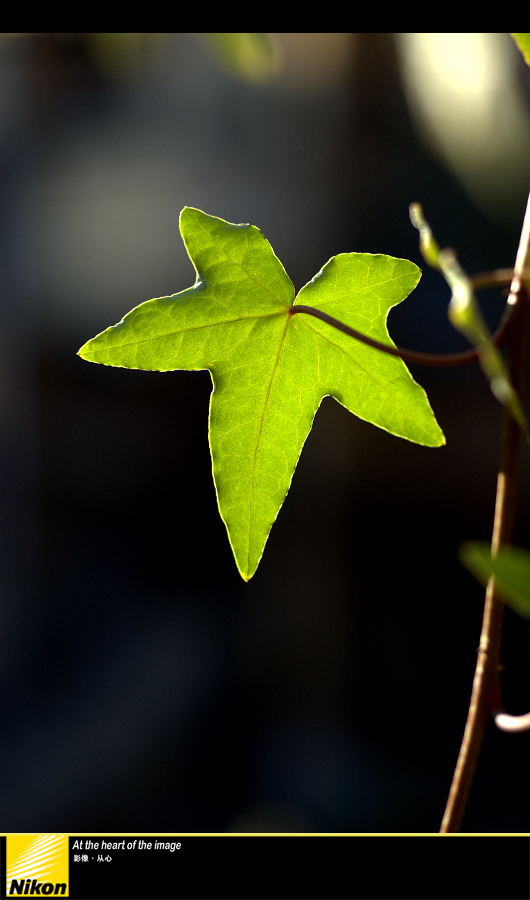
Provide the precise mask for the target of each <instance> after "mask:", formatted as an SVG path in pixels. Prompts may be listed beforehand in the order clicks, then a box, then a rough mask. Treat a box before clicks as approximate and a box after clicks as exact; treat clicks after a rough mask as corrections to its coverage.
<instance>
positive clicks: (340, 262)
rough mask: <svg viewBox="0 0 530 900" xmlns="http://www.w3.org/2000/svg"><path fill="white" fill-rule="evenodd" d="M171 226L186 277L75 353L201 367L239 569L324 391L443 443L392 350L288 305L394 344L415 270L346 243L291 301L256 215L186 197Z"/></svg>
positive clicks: (414, 435) (254, 561) (249, 570)
mask: <svg viewBox="0 0 530 900" xmlns="http://www.w3.org/2000/svg"><path fill="white" fill-rule="evenodd" d="M180 230H181V234H182V238H183V240H184V244H185V246H186V249H187V251H188V254H189V256H190V259H191V261H192V263H193V265H194V267H195V271H196V281H195V284H194V285H193V286H192V287H189V288H188V289H187V290H184V291H182V292H180V293H178V294H173V295H172V296H170V297H162V298H159V299H155V300H148V301H147V302H145V303H142V304H141V305H140V306H137V307H136V308H135V309H133V310H132V311H131V312H129V313H128V314H127V315H126V316H125V317H124V319H123V320H122V321H121V322H119V323H118V324H117V325H115V326H113V327H111V328H108V329H107V330H106V331H104V332H102V333H101V334H99V335H98V336H97V337H95V338H93V340H91V341H88V343H86V344H85V345H84V346H83V347H82V348H81V349H80V351H79V355H80V356H81V357H83V358H84V359H86V360H89V361H91V362H97V363H102V364H105V365H110V366H124V367H127V368H133V369H150V370H158V371H168V370H174V369H193V370H198V369H208V370H209V371H210V373H211V376H212V381H213V391H212V395H211V402H210V449H211V455H212V464H213V476H214V482H215V487H216V491H217V499H218V504H219V510H220V513H221V516H222V518H223V521H224V522H225V525H226V528H227V531H228V536H229V539H230V543H231V546H232V549H233V552H234V556H235V559H236V562H237V565H238V568H239V571H240V573H241V575H242V577H243V578H244V579H245V580H248V579H249V578H250V577H251V576H252V575H253V574H254V572H255V570H256V568H257V566H258V563H259V560H260V558H261V555H262V552H263V548H264V546H265V542H266V540H267V537H268V535H269V532H270V529H271V527H272V524H273V522H274V520H275V519H276V516H277V515H278V512H279V510H280V507H281V505H282V503H283V501H284V499H285V496H286V494H287V491H288V490H289V486H290V483H291V479H292V476H293V473H294V470H295V467H296V464H297V462H298V458H299V456H300V452H301V450H302V447H303V444H304V442H305V440H306V437H307V435H308V433H309V431H310V429H311V426H312V423H313V418H314V416H315V413H316V411H317V409H318V407H319V405H320V403H321V401H322V399H323V398H324V397H325V396H327V395H329V396H332V397H334V398H335V399H336V400H337V401H338V402H339V403H340V404H342V405H343V406H345V407H346V409H348V410H350V411H351V412H352V413H354V414H355V415H357V416H359V417H360V418H361V419H364V420H366V421H367V422H371V423H373V424H374V425H377V426H378V427H380V428H383V429H385V430H386V431H388V432H391V433H392V434H395V435H398V436H400V437H403V438H407V439H408V440H410V441H415V442H417V443H419V444H423V445H426V446H433V447H436V446H440V445H442V444H443V443H445V440H444V436H443V433H442V431H441V430H440V428H439V426H438V424H437V422H436V420H435V418H434V415H433V412H432V410H431V407H430V406H429V403H428V400H427V397H426V395H425V393H424V391H423V389H422V388H421V387H420V386H419V385H418V384H416V382H415V381H414V380H413V378H412V376H411V375H410V373H409V371H408V370H407V368H406V366H405V364H404V363H403V361H402V360H401V359H399V357H396V356H390V355H388V354H386V353H383V352H381V351H380V350H377V349H374V348H373V347H370V346H367V345H366V344H364V343H361V342H359V341H356V340H353V339H352V338H351V337H349V336H348V335H346V334H344V333H342V332H341V331H339V330H337V329H336V328H334V327H332V326H331V325H329V324H328V323H326V322H323V321H321V320H319V319H316V318H313V316H310V315H307V314H304V313H302V312H300V313H298V314H296V313H295V310H296V306H297V305H299V306H301V305H306V306H311V307H313V308H314V307H318V309H319V310H321V311H324V312H326V313H328V314H329V315H332V316H333V317H335V318H337V319H340V320H341V321H342V322H344V323H346V324H347V325H349V326H351V327H352V328H355V329H356V330H358V331H360V332H363V333H364V334H366V335H368V336H369V337H371V338H374V339H375V340H378V341H382V342H384V343H386V344H387V345H389V346H392V347H393V346H394V345H393V344H392V342H391V340H390V338H389V336H388V331H387V328H386V318H387V315H388V312H389V310H390V309H391V308H392V307H393V306H395V305H396V304H397V303H400V302H401V301H402V300H404V298H405V297H406V296H407V295H408V294H409V293H410V292H411V291H412V290H413V288H414V287H415V286H416V284H417V282H418V281H419V278H420V274H421V273H420V270H419V269H418V267H417V266H415V265H414V264H413V263H411V262H409V261H407V260H402V259H394V258H393V257H389V256H381V255H371V254H365V253H343V254H340V255H339V256H335V257H333V258H332V259H330V260H329V262H328V263H326V265H325V266H324V267H323V268H322V269H321V270H320V272H319V273H318V274H317V275H316V276H315V277H314V278H313V279H312V281H310V282H309V283H308V284H307V285H306V286H305V287H303V288H302V290H301V291H300V292H299V294H298V296H297V297H296V299H295V292H294V288H293V285H292V283H291V281H290V279H289V278H288V276H287V275H286V273H285V270H284V268H283V266H282V264H281V262H280V261H279V260H278V258H277V257H276V256H275V254H274V252H273V250H272V247H271V246H270V244H269V243H268V241H267V240H266V238H265V237H264V236H263V234H262V233H261V232H260V231H259V230H258V229H257V228H255V227H254V226H252V225H232V224H230V223H229V222H225V221H224V220H223V219H219V218H215V217H214V216H209V215H206V214H205V213H203V212H201V211H200V210H198V209H192V208H189V207H186V208H185V209H183V210H182V213H181V216H180ZM293 313H294V314H293Z"/></svg>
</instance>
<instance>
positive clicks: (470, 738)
mask: <svg viewBox="0 0 530 900" xmlns="http://www.w3.org/2000/svg"><path fill="white" fill-rule="evenodd" d="M529 248H530V197H529V199H528V204H527V208H526V213H525V219H524V222H523V228H522V231H521V238H520V241H519V249H518V251H517V258H516V262H515V268H514V276H513V280H512V286H511V291H510V295H509V297H508V301H507V303H508V306H510V307H511V308H512V316H511V318H510V322H509V332H508V334H507V346H508V357H509V358H508V365H509V372H510V379H511V382H512V384H513V386H514V388H515V390H516V391H517V393H518V394H519V396H520V397H521V394H522V390H523V382H524V371H525V356H526V330H527V329H526V325H527V320H528V295H527V292H526V290H525V288H524V285H523V278H524V276H525V274H526V273H525V266H526V260H527V257H528V252H529ZM520 443H521V431H520V428H519V426H518V425H517V423H516V422H515V421H514V419H513V418H512V417H511V416H510V415H509V414H508V413H507V411H506V409H505V408H504V409H503V424H502V445H501V461H500V466H499V474H498V478H497V496H496V503H495V520H494V525H493V536H492V543H491V547H492V554H495V553H496V552H497V550H498V548H499V546H500V545H501V544H509V543H510V542H511V538H512V533H513V524H514V518H515V506H516V493H517V464H518V455H519V448H520ZM503 611H504V606H503V603H502V600H501V599H500V597H499V596H498V594H497V592H496V589H495V579H494V578H490V580H489V582H488V586H487V588H486V598H485V603H484V616H483V620H482V631H481V636H480V644H479V648H478V652H477V657H478V658H477V665H476V669H475V677H474V680H473V688H472V692H471V700H470V704H469V711H468V718H467V722H466V727H465V730H464V736H463V739H462V744H461V747H460V753H459V756H458V760H457V763H456V768H455V772H454V776H453V781H452V784H451V788H450V791H449V797H448V800H447V806H446V809H445V814H444V817H443V820H442V825H441V828H440V833H441V834H447V833H450V832H458V831H459V830H460V825H461V822H462V818H463V815H464V812H465V808H466V805H467V800H468V796H469V792H470V789H471V785H472V782H473V778H474V775H475V769H476V765H477V761H478V757H479V753H480V749H481V746H482V741H483V737H484V732H485V728H486V724H487V722H488V719H489V717H490V716H491V715H492V714H495V713H496V712H498V711H499V710H502V699H501V690H500V684H499V659H500V649H501V639H502V621H503Z"/></svg>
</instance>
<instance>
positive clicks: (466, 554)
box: [459, 541, 530, 619]
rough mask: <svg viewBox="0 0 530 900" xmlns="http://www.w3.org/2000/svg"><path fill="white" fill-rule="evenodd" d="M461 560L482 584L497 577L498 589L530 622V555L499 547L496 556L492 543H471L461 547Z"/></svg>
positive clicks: (506, 600) (510, 604)
mask: <svg viewBox="0 0 530 900" xmlns="http://www.w3.org/2000/svg"><path fill="white" fill-rule="evenodd" d="M459 556H460V560H461V561H462V563H463V564H464V566H465V567H466V568H467V569H469V571H470V572H471V573H472V575H474V576H475V578H477V580H478V581H480V582H481V584H484V585H485V584H486V583H487V582H488V581H489V579H490V577H491V576H492V575H494V576H495V585H496V588H497V590H498V592H499V594H500V596H501V597H502V599H503V600H504V602H505V603H507V604H508V606H511V607H512V609H514V610H515V612H516V613H518V614H519V615H520V616H523V617H524V618H525V619H530V553H528V551H527V550H522V549H521V548H519V547H499V549H498V550H497V552H496V554H495V555H494V556H492V554H491V547H490V545H489V544H486V543H483V542H481V541H467V542H466V543H465V544H462V546H461V547H460V548H459Z"/></svg>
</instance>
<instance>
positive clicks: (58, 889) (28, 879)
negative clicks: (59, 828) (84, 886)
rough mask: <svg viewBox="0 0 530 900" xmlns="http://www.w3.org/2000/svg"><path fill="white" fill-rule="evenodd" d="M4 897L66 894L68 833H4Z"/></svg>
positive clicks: (65, 895) (59, 895)
mask: <svg viewBox="0 0 530 900" xmlns="http://www.w3.org/2000/svg"><path fill="white" fill-rule="evenodd" d="M6 896H7V897H68V896H69V894H68V836H67V835H63V834H14V835H7V836H6Z"/></svg>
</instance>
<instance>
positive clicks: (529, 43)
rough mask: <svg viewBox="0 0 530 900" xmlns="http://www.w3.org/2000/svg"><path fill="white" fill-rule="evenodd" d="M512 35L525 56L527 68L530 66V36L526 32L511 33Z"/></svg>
mask: <svg viewBox="0 0 530 900" xmlns="http://www.w3.org/2000/svg"><path fill="white" fill-rule="evenodd" d="M510 34H511V36H512V37H513V39H514V41H515V43H516V44H517V46H518V47H519V50H520V51H521V53H522V54H523V56H524V58H525V61H526V64H527V66H530V34H529V33H528V32H525V31H523V32H521V31H511V32H510Z"/></svg>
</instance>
